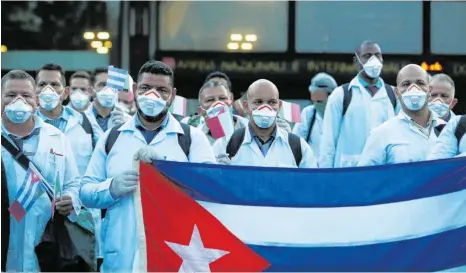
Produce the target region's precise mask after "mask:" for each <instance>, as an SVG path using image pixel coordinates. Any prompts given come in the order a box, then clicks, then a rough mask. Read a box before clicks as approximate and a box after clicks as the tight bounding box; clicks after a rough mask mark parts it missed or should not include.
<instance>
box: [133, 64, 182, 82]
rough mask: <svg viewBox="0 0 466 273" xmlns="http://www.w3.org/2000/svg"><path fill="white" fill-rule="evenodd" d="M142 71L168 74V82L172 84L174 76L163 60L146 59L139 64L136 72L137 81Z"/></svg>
mask: <svg viewBox="0 0 466 273" xmlns="http://www.w3.org/2000/svg"><path fill="white" fill-rule="evenodd" d="M144 73H149V74H155V75H162V76H168V77H169V78H170V84H171V85H172V86H173V84H174V81H175V76H174V74H173V70H172V69H171V68H170V67H169V66H168V65H167V64H165V63H164V62H160V61H148V62H146V63H145V64H143V65H142V66H141V69H139V73H138V80H137V81H138V82H139V80H140V79H141V75H142V74H144Z"/></svg>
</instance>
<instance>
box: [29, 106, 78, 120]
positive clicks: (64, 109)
mask: <svg viewBox="0 0 466 273" xmlns="http://www.w3.org/2000/svg"><path fill="white" fill-rule="evenodd" d="M36 115H37V116H39V117H40V118H41V119H43V120H44V121H47V120H52V119H51V118H49V117H47V116H46V115H44V114H42V112H41V111H40V109H37V112H36ZM70 116H71V113H70V111H69V109H68V108H67V107H66V106H62V111H61V114H60V115H59V116H58V117H57V118H56V119H64V120H66V121H68V119H69V118H70Z"/></svg>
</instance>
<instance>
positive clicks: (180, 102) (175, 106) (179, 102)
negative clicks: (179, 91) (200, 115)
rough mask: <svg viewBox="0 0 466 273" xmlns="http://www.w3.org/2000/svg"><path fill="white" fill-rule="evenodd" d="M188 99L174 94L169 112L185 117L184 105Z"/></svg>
mask: <svg viewBox="0 0 466 273" xmlns="http://www.w3.org/2000/svg"><path fill="white" fill-rule="evenodd" d="M187 103H188V101H187V100H186V98H184V97H182V96H176V97H175V99H174V100H173V103H172V105H171V106H170V108H169V110H170V113H172V114H175V115H180V116H183V117H186V105H187Z"/></svg>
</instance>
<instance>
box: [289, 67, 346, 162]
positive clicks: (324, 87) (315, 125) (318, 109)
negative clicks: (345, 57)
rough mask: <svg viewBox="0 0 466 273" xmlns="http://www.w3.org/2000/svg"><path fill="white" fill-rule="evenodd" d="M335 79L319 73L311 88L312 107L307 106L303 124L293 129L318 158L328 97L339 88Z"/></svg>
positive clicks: (302, 116)
mask: <svg viewBox="0 0 466 273" xmlns="http://www.w3.org/2000/svg"><path fill="white" fill-rule="evenodd" d="M337 86H338V85H337V82H336V81H335V79H334V78H333V77H332V76H330V75H328V74H327V73H319V74H317V75H315V76H314V78H312V80H311V85H310V86H309V92H310V93H311V102H312V105H310V106H307V107H305V108H304V109H303V111H302V112H301V122H300V123H297V124H296V125H295V126H294V128H293V133H294V134H296V135H298V136H300V137H302V138H303V139H304V140H306V142H307V143H309V145H311V148H312V152H314V154H315V155H316V157H318V155H319V148H320V138H321V136H322V122H323V119H324V111H325V106H326V105H327V100H328V96H329V95H330V94H331V93H332V91H333V90H334V89H335V88H337Z"/></svg>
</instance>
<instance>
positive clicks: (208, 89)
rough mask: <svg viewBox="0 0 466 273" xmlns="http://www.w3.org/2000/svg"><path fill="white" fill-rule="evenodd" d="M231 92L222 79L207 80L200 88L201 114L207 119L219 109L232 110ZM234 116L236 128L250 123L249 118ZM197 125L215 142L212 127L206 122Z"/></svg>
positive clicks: (211, 141)
mask: <svg viewBox="0 0 466 273" xmlns="http://www.w3.org/2000/svg"><path fill="white" fill-rule="evenodd" d="M229 93H230V91H228V87H227V86H226V85H225V84H224V83H222V82H220V81H209V82H206V83H205V84H204V85H203V86H202V87H201V89H200V90H199V107H198V112H199V116H200V117H202V118H203V119H204V120H207V119H208V118H211V117H214V116H216V114H218V113H217V112H218V111H217V110H219V109H227V110H228V111H231V103H232V100H231V97H230V95H229ZM232 116H233V125H234V128H235V129H238V128H243V127H246V125H247V124H248V120H247V119H245V118H243V117H240V116H237V115H232ZM182 122H183V121H182ZM188 122H189V120H188ZM195 127H196V126H195ZM197 127H198V128H199V129H201V130H202V131H203V132H204V133H205V134H206V136H207V138H208V139H209V141H210V143H211V144H213V143H214V142H215V140H216V139H215V138H214V137H213V136H212V134H211V133H210V129H209V127H208V125H207V123H206V122H203V123H202V124H198V126H197Z"/></svg>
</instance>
